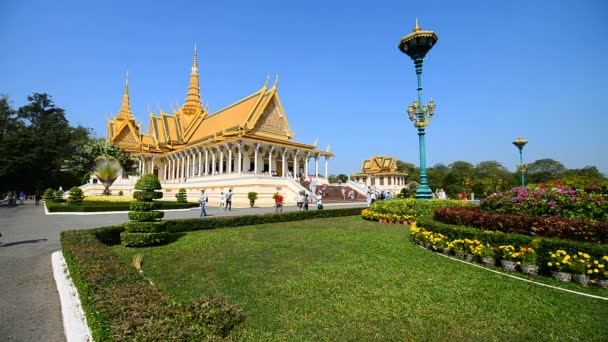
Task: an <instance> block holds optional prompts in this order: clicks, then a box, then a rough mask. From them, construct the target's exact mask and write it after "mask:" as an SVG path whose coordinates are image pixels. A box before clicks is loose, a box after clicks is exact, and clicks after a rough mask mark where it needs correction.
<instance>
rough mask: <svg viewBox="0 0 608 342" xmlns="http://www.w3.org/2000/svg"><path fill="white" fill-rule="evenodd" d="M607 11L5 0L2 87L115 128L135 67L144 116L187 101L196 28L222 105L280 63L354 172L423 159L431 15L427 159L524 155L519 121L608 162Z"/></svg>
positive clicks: (312, 132) (203, 79) (546, 145)
mask: <svg viewBox="0 0 608 342" xmlns="http://www.w3.org/2000/svg"><path fill="white" fill-rule="evenodd" d="M607 13H608V2H605V1H600V0H598V1H591V0H589V1H520V0H516V1H424V2H421V1H377V2H369V1H365V2H359V1H316V0H311V1H299V2H292V1H263V2H262V1H171V2H164V3H160V2H159V3H158V4H157V3H156V2H152V1H95V2H91V1H16V0H8V1H2V2H0V43H1V46H2V52H1V53H0V93H2V94H7V95H8V96H9V97H10V99H11V100H12V103H13V105H14V106H15V107H18V106H21V105H23V104H24V103H25V102H26V97H27V96H28V95H29V94H31V93H33V92H46V93H49V94H50V95H51V96H52V97H53V100H54V101H55V103H56V104H57V105H58V106H60V107H62V108H64V109H65V110H66V112H67V116H68V119H69V120H70V122H71V123H72V124H77V123H79V124H82V125H84V126H87V127H91V128H93V129H95V131H96V133H97V134H98V135H100V136H105V129H106V119H107V117H109V116H110V115H115V114H116V112H117V111H118V109H119V107H120V102H121V97H122V92H123V89H124V81H125V80H124V78H125V72H126V70H127V69H128V71H129V88H130V89H129V90H130V94H131V109H132V111H133V113H134V115H135V117H136V118H137V119H138V121H141V122H143V123H144V126H145V127H147V122H148V118H149V116H148V114H147V113H148V112H147V108H148V106H150V108H151V109H152V110H153V111H155V112H156V108H157V106H160V107H161V108H162V109H163V110H165V111H169V110H170V104H173V105H174V106H175V103H176V102H179V103H180V104H182V103H183V101H184V100H185V96H186V92H187V87H188V78H189V71H190V66H191V63H192V53H193V45H194V42H197V45H198V51H199V55H198V58H199V70H200V86H201V96H202V98H203V101H204V103H205V104H206V103H209V106H210V109H211V112H214V111H217V110H219V109H221V108H223V107H225V106H227V105H229V104H231V103H232V102H234V101H237V100H239V99H240V98H242V97H245V96H246V95H249V94H251V93H253V92H255V91H256V90H257V89H259V88H260V87H261V86H262V84H263V83H264V82H265V80H266V75H267V74H268V73H270V74H271V75H274V74H275V73H278V74H279V93H280V95H281V100H282V102H283V106H284V108H285V111H286V115H287V118H288V119H289V121H290V125H291V127H292V130H294V131H295V132H296V136H295V140H296V141H300V142H304V143H312V142H313V141H314V140H315V138H318V139H319V147H320V148H323V149H325V147H326V146H327V145H328V144H330V145H331V151H332V152H334V153H335V154H336V158H335V159H333V160H331V161H330V173H336V174H337V173H347V174H350V173H353V172H357V171H359V170H360V166H361V162H362V161H363V160H364V159H367V158H369V157H370V156H371V155H374V154H376V155H378V154H381V155H382V154H386V155H395V156H396V157H397V158H398V159H401V160H404V161H408V162H412V163H414V164H416V165H418V163H419V160H418V158H419V157H418V137H417V135H416V130H415V129H414V127H413V126H412V123H411V122H410V121H409V120H408V119H407V113H406V109H407V105H408V104H409V103H410V102H412V101H413V100H414V98H415V97H416V75H415V73H414V66H413V63H412V62H411V60H410V59H409V58H408V57H407V56H406V55H404V54H402V53H401V52H400V51H399V50H398V48H397V45H398V43H399V41H400V39H401V38H402V37H403V36H404V35H406V34H408V33H410V32H411V31H412V29H413V26H414V20H415V18H419V20H420V25H421V27H422V28H423V29H428V30H434V31H435V32H436V33H437V34H438V36H439V41H438V43H437V45H435V47H434V48H433V49H432V50H431V51H430V53H429V54H428V55H427V57H426V58H425V63H424V69H423V87H424V90H423V101H424V102H427V101H428V100H429V98H431V97H432V98H433V99H434V100H435V102H436V104H437V109H436V115H435V116H434V117H433V118H432V119H431V124H430V126H429V127H428V131H427V136H426V137H427V140H426V144H427V164H428V165H429V166H432V165H434V164H436V163H443V164H446V165H447V164H450V163H452V162H454V161H457V160H466V161H469V162H472V163H478V162H480V161H484V160H497V161H499V162H501V163H502V164H503V165H504V166H506V167H507V168H508V169H510V170H514V169H515V166H516V164H517V163H518V162H519V155H518V151H517V149H516V148H515V147H514V146H513V145H512V144H511V142H512V141H513V140H515V139H516V138H517V136H518V135H521V136H523V137H524V138H525V139H527V140H529V143H528V145H527V146H526V147H525V148H524V160H525V161H526V162H531V161H534V160H537V159H541V158H553V159H556V160H559V161H561V162H562V163H564V165H565V166H566V167H568V168H581V167H584V166H586V165H595V166H597V167H598V168H599V169H600V170H601V171H602V172H604V173H608V157H606V156H607V155H608V154H607V153H605V152H604V151H603V149H604V148H606V147H607V146H608V134H607V132H606V130H607V128H608V118H607V117H608V110H607V108H608V105H607V104H606V102H604V100H606V95H608V63H607V62H606V61H608V44H607V42H608V38H607V37H608V20H606V14H607ZM273 77H274V76H273ZM144 126H142V127H144ZM602 147H603V148H602Z"/></svg>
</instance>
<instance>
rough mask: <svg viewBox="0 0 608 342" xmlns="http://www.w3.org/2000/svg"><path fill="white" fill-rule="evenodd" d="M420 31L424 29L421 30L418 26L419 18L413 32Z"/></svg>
mask: <svg viewBox="0 0 608 342" xmlns="http://www.w3.org/2000/svg"><path fill="white" fill-rule="evenodd" d="M420 31H422V29H421V28H420V25H418V18H416V26H414V31H413V32H420Z"/></svg>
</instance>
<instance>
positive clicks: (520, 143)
mask: <svg viewBox="0 0 608 342" xmlns="http://www.w3.org/2000/svg"><path fill="white" fill-rule="evenodd" d="M527 143H528V140H524V139H522V138H521V137H518V138H517V140H515V141H514V142H513V145H515V147H517V148H518V149H519V164H517V168H518V169H519V172H521V187H522V188H523V187H524V186H525V185H526V182H525V176H524V174H525V173H526V167H527V166H528V164H524V159H523V156H522V150H523V149H524V146H526V144H527Z"/></svg>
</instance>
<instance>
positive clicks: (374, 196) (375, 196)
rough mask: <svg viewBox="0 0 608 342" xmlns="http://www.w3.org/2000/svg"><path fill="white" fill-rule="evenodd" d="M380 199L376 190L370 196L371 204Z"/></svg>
mask: <svg viewBox="0 0 608 342" xmlns="http://www.w3.org/2000/svg"><path fill="white" fill-rule="evenodd" d="M377 199H378V197H377V195H376V192H375V191H372V194H371V196H370V200H371V204H374V202H376V200H377Z"/></svg>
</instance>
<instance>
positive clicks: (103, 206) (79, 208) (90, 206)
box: [45, 201, 198, 213]
mask: <svg viewBox="0 0 608 342" xmlns="http://www.w3.org/2000/svg"><path fill="white" fill-rule="evenodd" d="M129 203H130V202H124V201H120V202H110V201H83V202H81V203H69V202H64V203H55V202H52V201H46V202H45V204H46V208H47V209H48V211H49V212H51V213H53V212H96V211H102V212H103V211H129V210H130V209H129ZM161 203H162V204H161V208H160V210H170V209H188V208H194V207H197V206H198V203H177V202H168V201H161Z"/></svg>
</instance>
